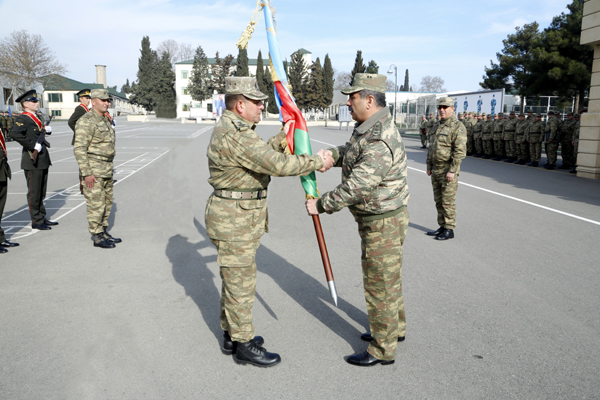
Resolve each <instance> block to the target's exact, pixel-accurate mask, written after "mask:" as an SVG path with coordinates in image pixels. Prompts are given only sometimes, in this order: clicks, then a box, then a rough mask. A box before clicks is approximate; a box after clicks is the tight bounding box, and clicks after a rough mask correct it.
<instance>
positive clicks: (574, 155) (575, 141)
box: [573, 116, 581, 165]
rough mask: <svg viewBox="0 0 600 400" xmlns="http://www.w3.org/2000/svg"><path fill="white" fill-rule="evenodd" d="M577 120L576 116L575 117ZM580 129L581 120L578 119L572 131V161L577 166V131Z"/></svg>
mask: <svg viewBox="0 0 600 400" xmlns="http://www.w3.org/2000/svg"><path fill="white" fill-rule="evenodd" d="M576 118H577V116H576ZM580 127H581V119H578V120H577V122H576V124H575V128H574V129H573V159H574V160H575V165H577V154H579V129H580Z"/></svg>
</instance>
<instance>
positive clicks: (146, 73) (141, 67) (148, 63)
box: [131, 36, 158, 111]
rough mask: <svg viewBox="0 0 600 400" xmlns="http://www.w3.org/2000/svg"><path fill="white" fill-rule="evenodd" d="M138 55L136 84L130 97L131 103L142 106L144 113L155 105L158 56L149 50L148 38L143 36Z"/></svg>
mask: <svg viewBox="0 0 600 400" xmlns="http://www.w3.org/2000/svg"><path fill="white" fill-rule="evenodd" d="M140 53H141V55H140V58H139V59H138V72H137V83H136V84H135V86H133V87H132V92H133V96H132V97H131V102H132V103H133V104H137V105H139V106H142V107H143V108H144V109H145V110H146V111H152V110H153V109H154V106H155V105H156V101H155V98H154V87H155V85H156V78H157V77H156V73H157V67H158V56H157V54H156V52H155V51H154V50H152V49H151V48H150V38H149V37H148V36H144V37H143V39H142V48H141V50H140Z"/></svg>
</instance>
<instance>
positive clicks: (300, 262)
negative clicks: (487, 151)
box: [0, 118, 600, 400]
mask: <svg viewBox="0 0 600 400" xmlns="http://www.w3.org/2000/svg"><path fill="white" fill-rule="evenodd" d="M53 127H54V132H53V134H52V135H51V136H50V137H49V141H50V142H51V144H52V148H51V149H50V153H51V158H52V161H53V166H52V167H51V168H50V176H49V187H48V194H47V199H46V208H47V210H48V213H49V217H50V219H51V220H55V221H57V222H59V225H58V226H56V227H53V229H52V230H51V231H32V230H31V226H30V221H29V215H28V210H27V204H26V199H25V193H26V184H25V179H24V175H23V172H22V171H21V170H20V168H19V166H20V157H21V148H20V146H19V145H18V144H17V143H15V142H10V143H8V154H9V163H10V165H11V168H12V170H13V179H12V181H10V182H9V187H8V192H9V195H8V201H7V205H6V208H5V211H4V215H3V218H2V227H3V228H4V230H5V231H6V233H7V236H8V238H9V239H10V240H12V241H16V242H19V243H20V244H21V246H19V247H17V248H11V249H9V252H8V253H6V254H2V255H0V304H1V305H2V306H1V307H0V324H1V329H0V399H11V400H12V399H27V400H30V399H61V400H62V399H77V400H79V399H122V400H125V399H225V398H241V399H294V400H296V399H324V398H329V399H355V398H363V397H365V398H367V397H377V398H394V399H395V398H407V399H482V398H493V399H575V398H586V399H590V398H598V397H600V395H599V393H600V374H599V371H600V340H598V338H599V336H600V313H599V312H598V310H599V309H600V290H598V287H599V284H600V278H599V273H598V272H599V267H600V261H599V260H600V249H599V247H600V246H599V240H598V238H599V237H600V181H596V180H588V179H583V178H578V177H576V176H574V175H573V174H569V173H567V172H564V171H562V170H555V171H546V170H543V169H541V168H532V167H526V166H520V165H514V164H508V163H503V162H495V161H491V160H481V159H476V158H471V157H468V158H466V159H465V160H464V161H463V164H462V168H461V173H460V177H459V182H460V185H459V190H458V195H457V228H456V229H455V238H454V239H453V240H449V241H446V242H438V241H435V240H433V239H432V238H431V237H428V236H426V235H425V234H424V232H425V231H427V230H434V229H437V223H436V211H435V204H434V202H433V193H432V189H431V183H430V178H429V177H427V175H426V174H425V157H426V150H423V149H420V143H419V140H418V139H416V138H413V137H405V138H404V141H405V145H406V149H407V154H408V158H409V162H408V167H409V173H408V174H409V175H408V182H409V189H410V192H411V197H410V201H409V206H408V209H409V212H410V215H411V222H410V228H409V230H408V234H407V238H406V242H405V245H404V263H403V267H404V268H403V288H404V298H405V303H406V312H407V336H406V340H405V341H404V342H402V343H399V346H398V352H397V356H396V362H395V364H393V365H390V366H381V365H378V366H375V367H372V368H359V367H354V366H351V365H349V364H347V363H346V362H345V361H344V356H347V355H351V354H354V353H358V352H362V351H364V349H365V348H366V343H365V342H362V341H361V340H360V334H361V333H363V332H366V330H367V329H368V320H367V314H366V306H365V300H364V294H363V289H362V276H361V268H360V239H359V236H358V232H357V228H356V223H355V222H354V220H353V218H352V216H351V214H350V212H349V211H347V210H343V211H341V212H339V213H336V214H333V215H321V223H322V226H323V231H324V235H325V239H326V241H327V246H328V250H329V256H330V259H331V263H332V268H333V273H334V276H335V282H336V286H337V292H338V296H339V300H338V307H335V306H334V305H333V303H332V301H331V299H330V296H329V291H328V289H327V283H326V280H325V275H324V272H323V267H322V264H321V258H320V254H319V250H318V246H317V241H316V237H315V233H314V228H313V225H312V220H311V218H309V217H308V216H307V213H306V210H305V208H304V192H303V189H302V187H301V185H300V181H299V179H298V178H297V177H289V178H273V180H272V182H271V184H270V186H269V195H268V196H269V197H268V202H269V231H270V232H269V233H268V234H266V235H265V236H264V237H263V238H262V241H261V246H260V248H259V250H258V253H257V265H258V285H257V293H256V302H255V305H254V324H255V327H256V334H258V335H262V336H263V337H265V347H266V348H267V350H269V351H274V352H277V353H280V354H281V357H282V359H283V361H282V362H281V364H279V365H278V366H276V367H273V368H269V369H260V368H256V367H252V366H239V365H237V364H235V363H234V362H233V361H232V359H231V357H230V356H225V355H223V354H221V351H220V347H219V343H220V341H221V340H222V332H221V330H220V326H219V298H220V286H221V283H220V278H219V270H218V266H217V264H216V251H215V249H214V246H213V245H212V244H211V243H210V240H209V239H208V238H207V236H206V232H205V228H204V210H205V205H206V199H207V198H208V196H209V195H210V193H211V192H212V188H211V186H210V185H209V184H208V183H207V179H208V168H207V160H206V148H207V144H208V141H209V139H210V134H211V132H212V128H213V127H214V123H207V124H179V123H172V122H163V121H156V122H151V123H131V122H130V123H128V122H126V120H125V119H124V118H117V156H116V159H115V179H116V180H117V182H116V184H115V190H114V192H115V205H114V207H113V214H112V215H111V219H110V224H111V228H110V232H111V233H112V235H113V236H115V237H120V238H122V239H123V243H121V244H118V245H117V247H116V248H115V249H99V248H94V247H93V246H92V241H91V236H90V234H89V233H88V231H87V221H86V216H85V212H86V211H85V200H84V198H83V196H82V195H81V194H79V191H78V178H77V176H78V169H77V163H76V161H75V159H74V157H73V152H72V147H71V146H70V142H71V137H72V133H71V131H70V129H69V128H68V126H67V124H66V122H53ZM257 131H258V132H259V134H260V135H261V136H262V137H263V138H268V137H269V136H272V135H274V134H276V132H277V127H276V126H274V125H262V126H261V125H259V126H258V129H257ZM350 133H351V132H350V131H346V130H339V129H338V127H337V125H334V126H330V127H328V128H325V127H310V135H311V140H312V146H313V151H317V150H318V149H321V148H328V147H330V146H331V145H340V144H343V143H345V141H346V140H347V139H348V138H349V136H350ZM544 162H545V159H542V163H541V164H543V163H544ZM317 178H318V183H319V190H320V191H321V192H322V193H323V192H326V191H328V190H330V189H332V188H334V187H335V186H336V185H337V184H338V183H339V181H340V172H339V170H335V169H333V170H331V171H329V172H327V173H325V174H320V173H318V174H317Z"/></svg>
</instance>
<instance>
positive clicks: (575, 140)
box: [569, 110, 586, 174]
mask: <svg viewBox="0 0 600 400" xmlns="http://www.w3.org/2000/svg"><path fill="white" fill-rule="evenodd" d="M584 112H586V110H582V111H581V114H583V113H584ZM573 119H574V120H575V128H574V129H573V139H572V140H573V142H572V143H573V160H575V163H574V164H573V168H571V170H570V171H569V173H571V174H576V173H577V153H578V152H579V129H580V127H581V120H580V115H579V114H575V115H574V116H573Z"/></svg>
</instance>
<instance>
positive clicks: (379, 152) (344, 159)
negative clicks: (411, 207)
mask: <svg viewBox="0 0 600 400" xmlns="http://www.w3.org/2000/svg"><path fill="white" fill-rule="evenodd" d="M386 79H387V78H386V76H385V75H377V74H363V73H358V74H356V75H355V77H354V81H353V83H352V86H351V87H349V88H347V89H345V90H342V93H343V94H347V95H349V96H350V98H349V99H348V102H347V103H346V105H348V106H349V107H350V109H351V114H352V118H353V119H354V120H355V121H356V124H355V126H354V131H353V132H352V136H351V138H350V141H349V142H348V143H346V144H344V145H342V146H338V147H333V148H330V149H329V150H328V151H330V152H331V153H332V155H333V158H334V159H335V166H337V167H341V168H342V183H341V184H340V185H338V186H337V187H336V188H335V189H333V190H332V191H330V192H327V193H325V194H323V195H322V197H321V198H320V199H318V200H308V201H307V202H306V209H307V211H308V213H309V214H310V215H316V214H318V213H323V212H326V213H328V214H332V213H334V212H337V211H340V210H341V209H343V208H344V207H348V209H349V210H350V212H351V213H352V214H353V216H354V219H355V220H356V222H357V223H358V232H359V235H360V238H361V248H362V256H361V261H362V271H363V283H364V292H365V299H366V302H367V311H368V315H369V327H370V333H365V334H363V335H362V336H361V339H362V340H364V341H368V342H370V344H369V346H368V348H367V350H366V351H365V352H363V353H361V354H356V355H352V356H349V357H347V358H346V361H347V362H348V363H350V364H352V365H357V366H363V367H370V366H372V365H376V364H382V365H389V364H393V363H394V360H395V357H396V347H397V345H398V342H399V341H402V340H404V336H405V331H406V318H405V314H404V301H403V297H402V246H403V244H404V238H405V237H406V232H407V229H408V221H409V215H408V211H407V209H406V206H407V205H408V199H409V192H408V183H407V168H406V152H405V149H404V144H403V143H402V138H401V136H400V133H399V132H398V130H397V129H396V127H395V126H394V124H393V118H392V116H391V115H390V111H389V109H388V108H387V107H386V102H385V87H386Z"/></svg>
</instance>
